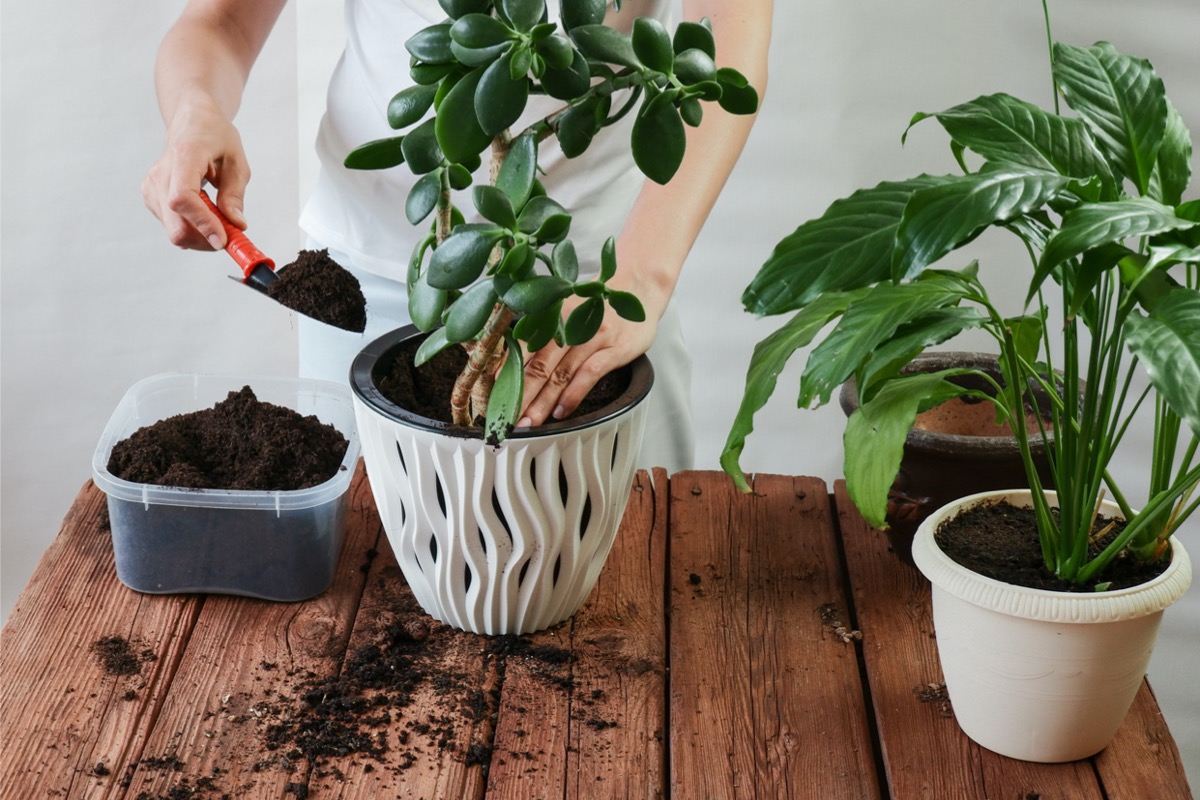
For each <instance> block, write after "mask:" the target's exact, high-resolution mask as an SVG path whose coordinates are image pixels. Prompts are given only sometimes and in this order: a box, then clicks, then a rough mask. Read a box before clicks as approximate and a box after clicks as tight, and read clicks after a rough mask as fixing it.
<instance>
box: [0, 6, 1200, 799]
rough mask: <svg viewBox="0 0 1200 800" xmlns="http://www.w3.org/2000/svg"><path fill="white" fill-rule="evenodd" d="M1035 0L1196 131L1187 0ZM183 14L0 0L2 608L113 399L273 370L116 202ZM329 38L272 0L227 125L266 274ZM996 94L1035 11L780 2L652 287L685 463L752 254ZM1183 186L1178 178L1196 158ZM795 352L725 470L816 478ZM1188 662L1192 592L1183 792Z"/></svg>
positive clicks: (215, 278)
mask: <svg viewBox="0 0 1200 800" xmlns="http://www.w3.org/2000/svg"><path fill="white" fill-rule="evenodd" d="M1052 5H1053V8H1052V13H1053V16H1054V24H1055V33H1056V36H1057V38H1059V39H1061V40H1063V41H1067V42H1070V43H1072V44H1078V45H1088V44H1091V43H1093V42H1094V41H1096V40H1099V39H1106V40H1109V41H1112V42H1113V43H1114V44H1115V45H1116V46H1117V47H1118V49H1120V50H1122V51H1124V52H1128V53H1133V54H1137V55H1141V56H1145V57H1148V58H1150V59H1151V60H1152V61H1153V62H1154V64H1155V66H1156V68H1157V69H1158V71H1159V73H1160V75H1162V77H1163V78H1164V80H1165V81H1166V84H1167V88H1168V92H1169V94H1170V96H1171V98H1172V100H1173V101H1174V103H1175V105H1176V106H1177V107H1178V108H1179V110H1180V111H1181V113H1182V114H1183V117H1184V120H1185V121H1186V123H1187V124H1188V126H1189V127H1190V128H1191V130H1192V131H1193V139H1198V138H1200V49H1198V48H1197V47H1196V39H1195V36H1196V31H1197V30H1200V7H1198V6H1197V5H1196V2H1195V0H1140V1H1139V2H1137V3H1131V2H1126V1H1125V0H1056V2H1053V4H1052ZM182 6H183V3H182V0H170V1H160V2H154V3H147V2H144V0H142V1H138V2H135V0H110V2H106V3H94V2H87V1H86V0H47V2H43V3H27V2H18V0H3V18H2V28H0V35H2V58H3V70H2V75H0V79H2V95H3V116H2V119H0V125H2V127H0V142H2V145H3V160H2V165H0V170H2V171H0V176H2V183H0V188H2V196H0V202H2V206H0V213H2V215H3V216H2V224H3V231H2V232H3V235H2V237H0V245H2V273H0V275H2V279H3V284H2V294H0V301H2V309H0V322H2V335H0V348H2V349H0V365H2V368H3V372H2V377H0V399H2V404H3V405H2V410H3V416H2V425H3V427H2V467H0V468H2V479H0V491H2V495H0V510H2V517H0V536H2V549H0V557H2V560H3V571H2V584H0V600H2V606H0V614H2V615H3V616H4V617H7V615H8V612H9V610H10V609H11V608H12V606H13V604H14V603H15V602H16V599H17V597H18V595H19V594H20V591H21V588H22V587H23V586H24V584H25V582H26V581H27V580H28V578H29V575H30V574H31V572H32V570H33V568H34V566H35V565H36V563H37V561H38V559H39V558H40V557H41V554H42V552H43V550H44V549H45V548H46V547H47V545H48V544H49V543H50V541H51V539H52V538H53V537H54V535H55V533H56V531H57V530H58V527H59V525H60V523H61V520H62V518H63V516H64V514H65V513H66V511H67V509H68V507H69V504H70V502H71V499H72V498H73V497H74V496H75V494H76V493H77V492H78V491H79V489H80V487H81V486H82V485H83V484H84V482H85V481H86V480H87V479H88V477H89V475H90V460H91V455H92V451H93V449H94V447H95V445H96V442H97V440H98V438H99V435H100V432H101V430H102V429H103V427H104V424H105V422H106V421H107V419H108V415H109V414H110V413H111V412H112V410H113V408H114V407H115V406H116V404H117V402H118V400H119V399H120V397H121V395H122V394H124V392H125V390H126V389H127V388H128V387H129V386H130V385H131V384H133V383H134V382H136V381H137V380H139V379H141V378H143V377H146V376H148V375H152V374H155V373H159V372H166V371H184V372H220V373H228V374H236V375H245V376H253V375H288V374H292V373H293V372H294V369H295V363H296V359H295V352H294V350H295V342H294V340H295V331H294V328H293V323H292V320H291V319H290V318H289V316H288V314H287V313H285V312H284V311H282V310H281V309H280V308H279V307H277V306H273V305H272V304H271V303H270V301H267V300H266V299H264V298H262V297H260V296H258V295H256V294H255V293H254V292H252V291H249V290H247V289H245V288H244V287H240V286H238V285H237V284H235V283H234V282H233V281H231V280H228V279H227V277H226V276H228V275H232V274H234V272H233V265H232V262H231V261H230V260H229V259H228V258H227V257H226V256H224V255H223V254H212V253H189V252H181V251H177V250H174V249H173V248H172V247H171V246H170V245H169V243H168V242H167V241H166V239H165V237H164V236H163V234H162V232H161V229H160V228H159V227H158V226H157V223H156V221H155V220H154V219H152V218H151V216H150V215H149V213H148V212H146V210H145V209H144V208H143V206H142V202H141V198H140V194H139V188H138V187H139V184H140V182H141V179H142V176H143V175H144V173H145V170H146V168H147V167H148V166H149V165H150V163H151V162H152V161H153V160H154V158H155V156H156V155H157V153H158V150H159V148H160V146H161V141H162V124H161V122H160V120H159V117H158V112H157V109H156V104H155V100H154V90H153V83H152V66H153V61H154V54H155V51H156V49H157V45H158V42H159V40H160V39H161V37H162V35H163V33H164V32H165V31H166V29H167V27H168V26H169V25H170V24H171V22H172V21H173V20H174V18H175V17H176V16H177V15H178V13H179V10H180V9H181V8H182ZM339 25H340V3H337V2H335V0H298V1H297V2H295V3H292V4H291V5H290V6H289V7H288V9H287V10H286V11H285V12H284V16H283V18H282V20H281V21H280V23H279V25H278V26H277V28H276V30H275V32H274V34H273V36H272V39H271V42H270V43H269V44H268V47H267V49H266V50H265V52H264V53H263V55H262V56H261V58H260V60H259V64H258V65H257V67H256V69H255V73H254V75H253V77H252V80H251V84H250V86H249V88H248V91H247V95H246V99H245V102H244V104H243V110H242V112H241V114H240V115H239V117H238V124H239V126H240V128H241V131H242V135H243V139H244V141H245V145H246V149H247V151H248V153H249V155H250V158H251V163H252V166H253V169H254V178H253V180H252V182H251V184H250V189H249V194H248V196H247V209H246V210H247V216H248V218H249V220H250V230H249V234H250V236H251V238H252V239H253V240H254V241H255V242H256V244H258V245H259V247H260V248H261V249H263V250H265V251H267V252H268V253H270V254H272V255H274V257H275V258H276V260H277V261H279V262H280V263H281V264H282V263H287V261H290V260H291V259H292V258H293V257H294V256H293V254H294V253H295V252H296V251H297V250H298V249H299V248H300V246H301V241H302V240H301V235H300V232H299V230H298V229H297V227H296V224H295V220H296V218H297V215H298V208H299V202H300V198H301V197H303V196H304V194H305V193H306V191H307V189H308V187H309V186H310V185H311V180H312V175H313V171H314V169H315V166H314V163H313V159H312V156H311V142H312V139H313V133H314V131H315V126H316V123H317V120H318V117H319V115H320V110H321V105H322V99H323V91H324V87H323V82H324V80H325V78H326V76H327V75H328V71H329V69H330V68H331V67H332V64H333V62H334V61H335V60H336V57H337V52H338V48H339V46H340V40H339V31H338V28H339ZM996 91H1006V92H1009V93H1011V94H1014V95H1017V96H1018V97H1022V98H1024V99H1027V100H1030V101H1032V102H1036V103H1038V104H1040V105H1043V106H1048V104H1049V103H1050V102H1051V97H1050V80H1049V77H1048V73H1047V55H1046V46H1045V37H1044V33H1043V30H1042V19H1041V4H1040V3H1039V2H1037V0H1024V2H1003V3H1001V2H995V1H994V0H993V1H992V2H988V1H987V0H850V1H847V0H811V1H810V2H790V1H789V0H779V2H778V3H777V8H776V11H775V33H774V39H773V44H772V52H771V79H770V86H769V89H768V91H767V95H766V101H765V104H764V106H763V110H762V113H761V114H760V118H759V121H758V124H757V126H756V127H755V130H754V134H753V136H752V139H751V141H750V143H749V146H748V148H747V151H746V153H745V154H744V156H743V157H742V160H741V162H740V163H739V166H738V170H737V172H736V173H735V174H734V176H733V177H732V179H731V180H730V182H729V185H728V187H727V189H726V191H725V194H724V195H723V197H722V199H721V201H720V203H719V204H718V206H717V208H716V209H715V211H714V213H713V216H712V219H711V220H710V222H709V225H708V226H707V228H706V229H705V231H704V233H703V235H702V236H701V239H700V241H699V242H698V243H697V245H696V247H695V249H694V251H693V255H692V258H691V259H690V261H689V264H688V266H687V269H686V271H685V274H684V278H683V281H682V284H681V285H680V287H679V292H678V295H677V296H678V300H679V304H680V307H681V312H682V315H683V318H684V327H685V331H686V332H687V335H688V338H689V341H690V343H691V346H692V349H693V351H694V353H695V361H696V370H695V382H694V394H695V406H696V422H697V428H698V430H697V455H698V460H697V467H698V468H700V469H716V468H718V467H717V457H718V454H719V453H720V450H721V446H722V444H723V442H724V439H725V436H726V433H727V431H728V428H729V424H730V422H731V420H732V418H733V415H734V412H735V410H736V408H737V404H738V401H739V399H740V392H741V388H742V378H743V375H744V373H745V366H746V362H747V359H748V357H749V354H750V351H751V349H752V347H753V344H754V342H756V341H757V340H758V339H760V338H762V337H763V336H765V335H766V334H767V333H769V332H770V331H771V330H773V329H774V328H775V327H776V325H777V321H775V320H762V321H756V320H754V319H753V318H751V317H749V316H748V315H746V314H745V313H744V312H743V311H742V309H741V306H740V303H739V297H740V295H741V291H742V289H743V288H744V287H745V285H746V284H747V283H748V282H749V280H750V278H751V277H752V276H753V274H754V272H755V270H756V269H757V268H758V266H759V265H761V264H762V262H763V261H764V260H765V259H766V258H767V256H768V255H769V254H770V252H771V249H772V247H773V246H774V244H775V242H777V241H778V240H779V239H780V238H782V237H783V236H785V235H786V234H788V233H790V232H791V230H792V229H793V228H794V227H795V226H796V225H797V224H799V223H800V222H801V221H803V220H805V219H808V218H809V217H812V216H816V215H819V214H820V213H821V212H822V211H823V210H824V208H825V207H826V206H827V205H828V204H829V203H830V202H831V201H832V200H834V199H836V198H838V197H841V196H844V195H846V194H848V193H850V192H851V191H853V190H855V189H857V188H860V187H863V186H868V185H874V184H875V183H877V182H879V181H881V180H884V179H899V178H904V177H909V176H910V175H913V174H916V173H918V172H922V171H928V172H935V173H936V172H949V171H952V170H954V164H953V162H952V161H951V159H950V157H949V154H948V153H949V151H948V149H947V148H946V139H945V136H944V134H943V133H942V132H941V130H940V128H938V126H937V125H936V124H935V123H933V122H926V123H924V124H922V125H920V126H918V127H917V128H916V129H915V130H914V132H913V133H912V135H911V136H910V138H909V141H908V144H907V145H906V146H905V147H903V148H902V147H901V145H900V134H901V132H902V131H903V130H904V127H905V125H906V124H907V122H908V120H909V118H910V117H911V115H912V114H913V113H914V112H916V111H937V110H941V109H943V108H946V107H949V106H951V105H954V104H956V103H959V102H963V101H966V100H969V99H972V98H973V97H975V96H977V95H980V94H985V93H991V92H996ZM709 113H715V112H709ZM297 132H299V134H298V135H297ZM1193 170H1194V171H1196V172H1200V167H1198V166H1197V159H1195V158H1194V159H1193ZM1197 186H1200V181H1193V189H1192V191H1190V192H1189V195H1188V196H1189V197H1192V198H1194V197H1196V196H1197V189H1196V187H1197ZM973 255H978V256H979V257H980V259H981V260H982V262H983V265H984V270H985V275H986V274H988V273H990V274H993V275H995V274H998V272H997V271H999V270H1003V269H1006V268H1008V267H1009V266H1016V267H1017V268H1018V269H1024V268H1025V267H1024V265H1023V264H1018V263H1017V262H1016V261H1015V260H1014V259H1017V258H1019V257H1020V255H1021V254H1020V253H1019V252H1018V251H1017V250H1015V248H1014V247H1013V246H1012V245H1011V244H1010V243H1008V242H1006V241H1004V240H1003V239H1001V238H999V237H996V236H985V237H984V238H983V239H982V240H981V242H980V243H979V247H978V248H977V252H976V253H974V254H973ZM947 265H948V266H961V264H959V263H957V262H955V263H948V264H947ZM1017 283H1019V281H1018V280H1014V281H1013V286H1014V297H1013V298H1012V302H1013V306H1012V307H1013V311H1014V313H1015V312H1016V310H1017V307H1016V305H1015V304H1016V302H1017V300H1016V295H1015V287H1016V284H1017ZM993 285H995V281H993ZM959 344H960V345H963V346H965V347H972V346H979V347H986V344H987V343H986V342H985V341H981V340H980V341H975V340H966V341H965V342H959ZM799 362H800V359H799V358H798V359H796V365H793V367H792V368H791V369H790V370H789V371H788V372H787V373H785V375H784V376H783V377H782V379H781V381H780V388H779V390H778V392H777V396H776V398H775V399H774V400H773V401H772V403H771V404H770V405H769V406H768V407H767V408H766V409H765V410H764V411H763V412H762V413H760V415H759V418H758V421H757V428H758V433H757V434H755V435H754V436H752V437H751V439H750V442H749V445H748V447H747V449H746V452H745V454H744V458H743V466H744V467H746V468H747V469H749V470H752V471H761V472H781V473H787V474H807V475H817V476H820V477H822V478H824V479H826V480H828V481H832V480H834V479H836V478H837V477H838V476H839V475H840V465H841V440H840V437H841V431H842V427H843V419H842V416H841V412H840V410H838V409H837V408H836V405H834V406H831V407H827V408H824V409H821V410H819V411H803V412H801V411H797V410H796V409H795V408H794V397H795V390H796V381H797V378H798V375H799V369H798V364H799ZM1143 441H1144V437H1143ZM1136 444H1137V442H1135V445H1136ZM1141 463H1143V462H1139V461H1137V459H1136V452H1131V454H1130V459H1129V461H1128V463H1126V464H1125V465H1122V466H1121V467H1120V468H1119V469H1120V470H1123V473H1122V477H1124V478H1125V479H1126V480H1127V481H1128V482H1129V484H1130V486H1131V488H1135V489H1136V488H1138V487H1139V486H1141V482H1142V481H1143V480H1144V478H1143V477H1142V476H1143V474H1144V470H1143V469H1142V467H1141ZM1133 494H1134V495H1135V496H1136V494H1137V492H1134V493H1133ZM1197 529H1200V520H1193V521H1192V522H1191V523H1190V524H1189V526H1188V530H1186V531H1185V532H1184V536H1183V538H1184V541H1185V543H1187V544H1189V545H1190V546H1191V548H1192V552H1193V553H1196V554H1200V539H1198V538H1197V537H1196V535H1195V532H1196V530H1197ZM780 535H788V532H787V531H780ZM898 568H899V567H898ZM1197 659H1200V590H1198V589H1196V588H1193V589H1192V591H1191V592H1190V593H1189V594H1188V596H1187V597H1186V598H1185V599H1184V601H1182V602H1181V603H1179V604H1177V605H1176V606H1174V607H1172V608H1171V609H1170V610H1169V611H1168V612H1167V614H1166V619H1165V622H1164V625H1163V634H1162V637H1161V639H1160V642H1159V647H1158V651H1157V652H1156V654H1155V659H1154V661H1153V663H1152V665H1151V672H1150V678H1151V682H1152V684H1153V686H1154V688H1155V690H1156V693H1157V695H1158V698H1159V701H1160V703H1161V705H1162V707H1163V710H1164V713H1165V714H1166V717H1167V720H1168V722H1169V724H1170V726H1171V729H1172V731H1173V732H1174V734H1175V736H1176V740H1177V741H1178V743H1179V746H1180V749H1181V750H1182V751H1183V754H1184V757H1185V759H1186V760H1187V763H1188V769H1189V775H1190V776H1191V782H1192V783H1193V785H1195V786H1200V693H1197V692H1196V691H1195V684H1194V679H1193V678H1192V674H1193V670H1192V669H1190V667H1191V665H1192V664H1193V663H1195V662H1196V660H1197Z"/></svg>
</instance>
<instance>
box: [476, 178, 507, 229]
mask: <svg viewBox="0 0 1200 800" xmlns="http://www.w3.org/2000/svg"><path fill="white" fill-rule="evenodd" d="M475 208H476V209H478V210H479V213H480V214H481V215H483V218H484V219H488V220H491V221H492V222H494V223H496V224H497V225H499V226H500V227H501V228H508V229H509V230H512V229H513V228H515V227H517V214H516V212H515V211H513V206H512V201H510V200H509V199H508V195H507V194H505V193H504V191H503V190H501V189H498V188H497V187H495V186H489V185H488V184H483V185H481V186H476V187H475Z"/></svg>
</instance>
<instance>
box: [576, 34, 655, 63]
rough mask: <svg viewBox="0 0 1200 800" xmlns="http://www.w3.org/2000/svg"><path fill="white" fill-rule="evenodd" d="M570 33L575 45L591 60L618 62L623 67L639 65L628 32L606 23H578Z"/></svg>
mask: <svg viewBox="0 0 1200 800" xmlns="http://www.w3.org/2000/svg"><path fill="white" fill-rule="evenodd" d="M570 33H571V38H572V39H574V40H575V46H576V47H578V48H579V50H580V52H582V53H583V54H584V55H585V56H587V57H588V58H589V59H591V60H593V61H599V62H601V63H605V64H620V65H621V66H623V67H640V66H641V63H640V62H639V61H638V58H637V56H636V55H635V54H634V52H633V43H632V42H631V41H630V40H629V36H628V34H624V33H621V32H620V31H618V30H615V29H613V28H610V27H608V26H607V25H580V26H579V27H576V28H572V29H571V31H570Z"/></svg>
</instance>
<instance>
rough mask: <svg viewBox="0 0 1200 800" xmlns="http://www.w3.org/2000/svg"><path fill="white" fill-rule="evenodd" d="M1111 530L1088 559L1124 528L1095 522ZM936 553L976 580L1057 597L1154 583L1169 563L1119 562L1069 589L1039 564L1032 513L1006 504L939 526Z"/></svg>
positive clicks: (981, 508)
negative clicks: (1047, 592) (1045, 591)
mask: <svg viewBox="0 0 1200 800" xmlns="http://www.w3.org/2000/svg"><path fill="white" fill-rule="evenodd" d="M1109 523H1113V526H1112V528H1111V529H1110V530H1109V531H1108V532H1107V533H1105V534H1104V535H1103V536H1100V537H1099V538H1094V540H1093V541H1092V542H1091V544H1090V545H1089V548H1088V549H1089V555H1090V556H1093V557H1094V556H1095V555H1097V554H1098V553H1099V552H1100V551H1101V550H1103V549H1104V548H1105V547H1106V546H1107V545H1108V543H1109V542H1111V541H1112V540H1113V539H1114V538H1116V536H1117V535H1118V534H1120V532H1121V531H1122V530H1124V528H1125V524H1124V522H1122V521H1120V520H1111V519H1108V518H1105V517H1097V519H1096V522H1095V526H1094V528H1093V537H1095V535H1096V532H1099V531H1102V530H1103V529H1104V528H1105V527H1106V526H1108V525H1109ZM935 540H936V541H937V544H938V547H940V548H941V549H942V551H943V552H944V553H945V554H946V555H948V556H949V557H950V558H952V559H954V560H955V561H956V562H958V563H959V564H962V565H963V566H964V567H967V568H968V569H970V570H973V571H975V572H977V573H979V574H980V575H984V576H986V577H989V578H994V579H996V580H998V581H1004V582H1005V583H1011V584H1015V585H1017V586H1027V587H1029V588H1032V589H1048V590H1050V591H1057V592H1091V591H1095V590H1097V588H1098V585H1097V583H1099V584H1101V585H1102V587H1103V588H1104V589H1124V588H1128V587H1131V586H1137V585H1138V584H1141V583H1145V582H1146V581H1148V580H1150V579H1152V578H1154V577H1155V576H1157V575H1160V574H1162V572H1163V571H1164V570H1165V569H1166V568H1167V565H1168V559H1163V560H1161V561H1157V562H1153V563H1148V562H1143V561H1137V560H1135V559H1133V558H1126V557H1122V556H1118V557H1117V558H1115V559H1114V560H1113V562H1112V563H1111V564H1110V565H1109V567H1108V569H1106V570H1105V571H1104V572H1103V573H1102V574H1101V575H1099V576H1097V580H1096V581H1095V582H1089V583H1085V584H1074V583H1069V582H1067V581H1065V580H1062V579H1061V578H1058V577H1057V576H1055V575H1054V573H1053V572H1051V571H1050V570H1048V569H1047V568H1046V564H1045V562H1044V561H1043V560H1042V550H1041V545H1040V543H1039V540H1038V532H1037V518H1036V516H1035V514H1034V511H1033V509H1031V508H1018V507H1016V506H1013V505H1011V504H1009V503H1007V502H999V503H990V504H986V505H981V506H976V507H975V508H972V509H970V510H968V511H964V512H962V513H961V514H959V515H958V516H956V517H954V518H952V519H949V520H947V521H946V522H944V523H942V525H941V527H940V528H938V530H937V533H936V534H935Z"/></svg>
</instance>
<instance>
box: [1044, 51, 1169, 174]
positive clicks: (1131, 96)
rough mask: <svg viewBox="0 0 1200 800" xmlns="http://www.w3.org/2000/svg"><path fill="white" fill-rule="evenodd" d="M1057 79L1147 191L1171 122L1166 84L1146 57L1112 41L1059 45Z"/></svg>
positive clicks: (1125, 169)
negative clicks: (1085, 45) (1122, 49)
mask: <svg viewBox="0 0 1200 800" xmlns="http://www.w3.org/2000/svg"><path fill="white" fill-rule="evenodd" d="M1054 79H1055V80H1056V81H1057V82H1058V85H1059V88H1060V89H1061V90H1062V93H1063V96H1064V97H1066V99H1067V103H1068V104H1069V105H1070V106H1071V108H1073V109H1075V111H1077V112H1078V113H1079V116H1080V117H1082V119H1083V121H1084V123H1085V124H1086V125H1087V126H1088V128H1089V129H1090V130H1091V131H1092V135H1093V136H1095V137H1096V140H1097V142H1098V143H1099V144H1100V147H1101V149H1102V150H1103V151H1104V152H1105V153H1107V154H1108V156H1109V159H1110V160H1111V161H1112V162H1113V164H1114V165H1115V166H1116V167H1117V168H1118V169H1119V170H1120V172H1121V173H1122V174H1123V175H1124V176H1125V177H1126V178H1128V179H1129V180H1131V181H1132V182H1133V184H1134V185H1135V186H1136V187H1137V188H1138V191H1139V193H1141V194H1145V193H1146V191H1147V189H1148V187H1149V185H1150V176H1151V174H1152V172H1153V170H1154V166H1155V163H1156V161H1157V158H1158V149H1159V147H1160V146H1161V144H1162V140H1163V134H1164V131H1165V130H1166V126H1167V103H1166V90H1165V89H1164V88H1163V82H1162V79H1160V78H1159V77H1158V76H1157V75H1156V74H1154V68H1153V67H1151V66H1150V62H1148V61H1146V60H1145V59H1139V58H1133V57H1131V56H1126V55H1122V54H1121V53H1118V52H1117V51H1116V50H1115V49H1114V48H1113V46H1112V45H1110V44H1108V43H1107V42H1098V43H1097V44H1095V45H1093V46H1091V47H1088V48H1080V47H1074V46H1072V45H1068V44H1063V43H1061V42H1058V43H1055V45H1054Z"/></svg>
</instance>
